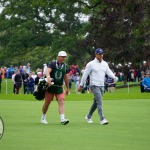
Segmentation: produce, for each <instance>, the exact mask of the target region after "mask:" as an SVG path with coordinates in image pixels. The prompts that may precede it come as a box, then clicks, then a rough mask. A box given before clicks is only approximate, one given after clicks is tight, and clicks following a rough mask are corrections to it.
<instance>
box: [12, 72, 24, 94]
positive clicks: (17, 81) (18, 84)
mask: <svg viewBox="0 0 150 150" xmlns="http://www.w3.org/2000/svg"><path fill="white" fill-rule="evenodd" d="M14 81H15V87H16V94H19V91H20V93H21V86H22V77H21V74H20V71H19V70H18V71H17V74H16V75H15V78H14Z"/></svg>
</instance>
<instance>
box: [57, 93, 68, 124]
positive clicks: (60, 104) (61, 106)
mask: <svg viewBox="0 0 150 150" xmlns="http://www.w3.org/2000/svg"><path fill="white" fill-rule="evenodd" d="M64 98H65V93H64V92H63V93H61V94H56V99H57V101H58V109H59V114H60V122H61V124H63V125H66V124H68V123H69V120H68V119H65V109H64Z"/></svg>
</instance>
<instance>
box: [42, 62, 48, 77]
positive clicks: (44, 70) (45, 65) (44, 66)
mask: <svg viewBox="0 0 150 150" xmlns="http://www.w3.org/2000/svg"><path fill="white" fill-rule="evenodd" d="M46 68H47V64H43V77H45V76H46V74H45V73H46Z"/></svg>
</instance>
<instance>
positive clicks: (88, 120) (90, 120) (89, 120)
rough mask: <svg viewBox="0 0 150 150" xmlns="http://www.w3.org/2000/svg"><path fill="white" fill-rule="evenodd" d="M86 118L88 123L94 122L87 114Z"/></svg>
mask: <svg viewBox="0 0 150 150" xmlns="http://www.w3.org/2000/svg"><path fill="white" fill-rule="evenodd" d="M85 120H86V121H87V123H93V121H92V119H91V118H90V119H89V118H88V117H87V116H85Z"/></svg>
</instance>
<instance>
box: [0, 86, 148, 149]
mask: <svg viewBox="0 0 150 150" xmlns="http://www.w3.org/2000/svg"><path fill="white" fill-rule="evenodd" d="M72 93H73V91H72ZM149 98H150V93H140V91H139V87H132V88H130V92H129V93H128V89H127V88H122V89H117V90H116V91H115V93H113V94H112V93H105V94H104V100H103V108H104V113H105V116H106V118H107V119H108V120H109V124H108V125H106V126H102V125H100V121H99V117H98V114H97V111H96V112H95V113H94V114H93V117H92V119H93V121H94V123H93V124H87V123H86V121H85V120H84V117H85V115H86V114H87V111H88V110H89V107H90V105H91V103H92V99H93V95H92V94H78V95H77V94H71V95H68V96H67V97H66V101H65V108H66V117H67V118H69V120H70V123H69V124H68V125H66V126H63V125H60V123H59V115H58V105H57V102H56V101H53V102H52V103H51V106H50V108H49V110H48V113H47V121H48V122H49V124H48V125H43V124H40V116H41V107H42V105H43V101H37V100H35V99H34V97H33V96H32V95H30V94H29V95H24V94H22V95H12V94H7V95H6V94H4V93H3V94H0V116H1V117H2V118H3V120H4V124H5V131H4V135H3V137H2V139H1V140H0V149H1V150H16V149H21V150H26V149H28V150H34V149H35V150H49V149H51V150H60V149H61V150H80V149H82V150H91V149H93V150H95V149H101V150H149V149H150V144H149V139H150V130H149V126H150V109H149V106H150V100H149Z"/></svg>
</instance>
